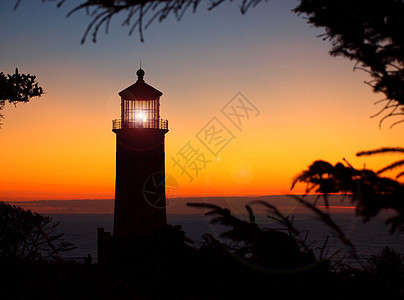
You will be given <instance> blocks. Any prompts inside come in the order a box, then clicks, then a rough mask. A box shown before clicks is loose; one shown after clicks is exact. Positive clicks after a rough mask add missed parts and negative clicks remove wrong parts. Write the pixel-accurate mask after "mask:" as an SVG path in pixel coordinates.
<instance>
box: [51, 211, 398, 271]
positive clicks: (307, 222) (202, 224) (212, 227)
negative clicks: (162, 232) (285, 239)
mask: <svg viewBox="0 0 404 300" xmlns="http://www.w3.org/2000/svg"><path fill="white" fill-rule="evenodd" d="M51 217H52V219H53V220H54V221H57V222H59V226H58V231H59V232H63V233H64V238H65V239H66V240H67V241H70V242H72V243H74V244H75V245H76V246H77V249H75V250H73V251H70V252H68V253H62V254H61V256H62V257H63V258H64V259H67V260H68V259H75V260H76V261H78V262H82V261H84V257H87V256H88V254H90V255H91V256H92V257H93V260H94V261H96V259H97V228H98V227H103V228H104V229H105V230H106V231H109V232H112V227H113V215H112V214H102V215H98V214H69V215H68V214H57V215H56V214H55V215H51ZM387 217H388V216H387V215H382V216H380V217H378V218H376V219H373V220H371V221H369V222H367V223H363V222H362V221H361V219H359V218H357V217H355V216H354V214H353V213H338V214H335V215H334V216H333V219H334V221H335V223H337V224H338V225H339V226H340V228H341V229H342V230H343V232H344V234H345V235H346V237H347V238H348V239H349V240H350V242H351V243H352V244H353V245H354V247H355V250H356V254H357V256H358V257H359V262H360V263H361V262H362V263H363V262H365V261H366V259H367V258H369V257H370V256H371V255H374V254H377V253H378V252H379V251H381V250H382V249H383V248H384V247H386V246H388V247H390V248H392V249H394V250H396V251H398V252H399V253H401V254H404V235H403V234H401V235H400V234H393V235H392V234H390V233H389V227H388V226H387V225H385V224H384V222H385V220H386V218H387ZM209 221H210V220H209V218H207V217H205V216H204V215H203V214H201V215H198V214H184V215H168V223H169V224H172V225H181V227H182V230H184V232H185V233H186V236H187V237H188V238H190V239H191V240H193V241H194V242H195V243H194V245H195V246H198V245H199V244H200V243H201V242H202V240H203V239H202V237H203V235H204V234H205V233H209V234H212V235H213V236H216V237H218V236H219V235H220V233H222V232H223V231H225V230H226V229H227V228H226V227H224V226H220V225H217V224H210V222H209ZM256 222H257V224H259V225H260V226H263V227H273V228H279V229H282V228H281V226H280V225H279V224H278V223H276V222H274V221H271V220H270V219H268V218H267V216H266V215H258V216H257V221H256ZM293 225H294V226H295V227H296V228H297V229H298V230H300V231H302V234H301V236H302V237H306V244H309V245H311V247H312V248H313V249H317V250H316V251H317V254H318V255H320V251H321V250H320V249H322V248H324V249H325V251H324V252H323V255H325V256H327V255H328V256H329V255H332V254H333V253H335V252H338V255H336V256H335V259H337V258H338V260H343V262H345V263H348V264H356V263H358V261H357V260H354V259H353V258H352V257H351V256H350V254H351V248H350V247H347V246H346V245H344V244H343V243H342V241H341V240H340V239H339V238H338V236H337V234H336V233H335V231H333V230H332V229H330V228H329V227H328V226H326V225H325V224H324V223H322V222H321V221H319V220H317V219H316V218H315V217H314V216H313V215H311V214H297V215H295V217H294V221H293ZM306 233H307V236H306ZM325 241H327V242H326V243H325Z"/></svg>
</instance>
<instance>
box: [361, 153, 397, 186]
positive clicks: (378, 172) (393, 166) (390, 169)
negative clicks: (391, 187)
mask: <svg viewBox="0 0 404 300" xmlns="http://www.w3.org/2000/svg"><path fill="white" fill-rule="evenodd" d="M375 154H404V148H400V147H382V148H379V149H374V150H367V151H360V152H358V153H356V156H370V155H375ZM402 166H404V160H403V159H401V160H398V161H395V162H393V163H391V164H389V165H387V166H385V167H383V168H382V169H380V170H378V171H376V173H377V174H382V173H384V172H386V171H392V170H394V169H397V168H401V167H402ZM403 175H404V171H402V172H400V173H398V174H397V175H396V179H399V178H400V177H402V176H403Z"/></svg>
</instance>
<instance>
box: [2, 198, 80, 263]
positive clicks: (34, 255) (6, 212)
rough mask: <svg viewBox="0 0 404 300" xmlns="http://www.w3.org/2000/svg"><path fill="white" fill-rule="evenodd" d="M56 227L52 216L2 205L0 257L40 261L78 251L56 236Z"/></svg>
mask: <svg viewBox="0 0 404 300" xmlns="http://www.w3.org/2000/svg"><path fill="white" fill-rule="evenodd" d="M57 225H58V223H54V222H52V219H51V218H50V217H44V216H41V215H39V214H37V213H33V212H31V211H30V210H24V209H22V208H20V207H17V206H15V205H10V204H7V203H4V202H0V258H2V259H24V260H41V259H47V258H57V257H58V256H59V253H60V252H65V251H70V250H73V249H75V248H76V247H74V246H73V244H71V243H69V242H67V241H65V240H64V239H63V233H56V227H57Z"/></svg>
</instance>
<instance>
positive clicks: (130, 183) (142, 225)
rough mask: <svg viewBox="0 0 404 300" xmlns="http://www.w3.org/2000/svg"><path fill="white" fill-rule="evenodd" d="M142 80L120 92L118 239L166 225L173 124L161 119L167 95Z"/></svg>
mask: <svg viewBox="0 0 404 300" xmlns="http://www.w3.org/2000/svg"><path fill="white" fill-rule="evenodd" d="M136 75H137V81H136V82H135V83H134V84H132V85H131V86H129V87H128V88H126V89H124V90H123V91H121V92H120V93H119V96H121V119H118V120H114V121H113V129H112V130H113V132H115V133H116V186H115V210H114V230H113V236H114V237H116V238H118V239H120V238H138V237H144V236H147V235H149V234H151V233H152V232H153V231H155V230H157V229H159V228H161V227H163V226H164V225H166V224H167V217H166V209H165V201H166V199H165V154H164V135H165V134H166V133H167V132H168V121H167V120H162V119H161V118H160V96H161V95H162V94H163V93H161V92H160V91H158V90H156V89H155V88H153V87H152V86H150V85H148V84H147V83H145V82H144V80H143V77H144V75H145V72H144V71H143V70H142V69H141V68H140V69H139V70H138V71H137V72H136Z"/></svg>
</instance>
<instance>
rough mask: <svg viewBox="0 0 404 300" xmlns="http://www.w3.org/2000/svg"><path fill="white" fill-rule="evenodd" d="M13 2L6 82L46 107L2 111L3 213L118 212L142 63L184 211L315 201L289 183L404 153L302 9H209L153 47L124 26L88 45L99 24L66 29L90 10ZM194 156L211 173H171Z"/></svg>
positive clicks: (158, 30) (360, 80) (3, 64)
mask: <svg viewBox="0 0 404 300" xmlns="http://www.w3.org/2000/svg"><path fill="white" fill-rule="evenodd" d="M15 2H16V1H12V0H9V1H1V3H0V28H1V30H0V40H1V47H0V71H2V72H4V73H6V74H7V73H13V72H14V70H15V68H16V67H18V69H19V71H20V73H30V74H35V75H36V76H37V80H38V82H39V83H40V85H41V86H42V87H43V88H44V90H45V92H46V94H45V95H43V96H42V97H40V98H33V99H32V100H31V101H30V102H29V103H27V104H18V105H17V106H16V107H14V106H13V105H6V106H5V108H4V110H3V111H2V113H3V114H4V115H5V119H4V120H3V126H2V129H1V130H0V141H1V147H0V157H1V159H2V161H1V172H0V200H3V201H32V200H51V199H53V200H80V199H111V198H113V197H114V189H115V134H114V133H113V132H112V120H113V119H118V118H120V98H119V96H118V92H119V91H121V90H123V89H125V88H126V87H128V86H130V85H131V84H133V83H134V82H135V81H136V75H135V74H136V70H137V69H138V68H139V63H140V61H141V63H142V68H143V69H144V70H145V72H146V75H145V81H146V82H147V83H148V84H150V85H152V86H153V87H155V88H156V89H158V90H160V91H162V92H163V96H162V97H161V116H162V118H164V119H168V122H169V123H168V124H169V132H168V133H167V135H166V140H165V141H166V172H167V174H170V176H171V177H170V178H172V182H171V183H170V184H171V185H172V186H174V187H176V188H177V192H176V193H177V194H176V196H177V197H208V196H210V197H213V196H215V197H220V196H262V195H274V194H275V195H277V194H290V193H303V192H304V190H305V186H304V185H298V186H297V187H296V188H295V189H294V190H293V191H291V190H290V187H291V182H292V180H293V178H294V177H295V176H296V175H297V174H298V173H299V172H301V171H302V170H304V169H306V168H307V167H308V166H309V165H310V163H312V162H313V161H315V160H317V159H323V160H326V161H329V162H331V163H333V164H334V163H336V162H338V161H342V159H343V158H345V159H347V161H349V163H351V164H352V165H353V166H354V167H356V168H362V167H363V166H364V165H365V164H366V167H368V168H375V169H377V168H381V167H382V166H384V165H385V164H387V163H389V162H391V161H393V160H394V159H395V158H396V157H393V156H380V157H371V158H369V157H368V158H363V157H362V158H357V157H355V153H356V152H358V151H360V150H368V149H374V148H377V147H380V146H400V144H399V143H398V141H399V140H400V139H401V138H402V133H401V128H400V125H398V126H395V127H393V128H392V129H390V128H389V127H390V125H391V123H392V121H390V120H387V121H386V122H385V123H383V124H382V126H381V128H379V121H380V117H375V118H371V116H372V115H374V114H375V113H377V112H378V111H379V110H380V109H381V105H380V104H379V105H375V104H374V103H375V102H376V101H378V100H380V99H383V95H382V94H375V93H373V92H372V90H371V88H370V87H369V86H368V85H366V84H364V81H366V80H369V78H368V76H367V74H366V73H365V72H361V71H355V72H353V67H354V62H351V61H348V60H345V59H343V58H333V57H331V56H330V55H329V54H328V51H329V50H330V47H331V45H330V43H329V42H328V41H323V40H322V39H321V38H319V37H318V35H319V34H321V33H322V31H321V30H320V29H316V28H313V27H311V26H310V25H308V24H306V21H305V20H304V18H303V17H301V16H297V15H296V14H294V13H293V12H291V9H293V8H294V7H295V6H296V4H297V2H296V1H290V0H282V1H281V0H272V1H271V0H269V1H267V2H262V3H260V4H259V5H258V6H257V7H255V8H251V9H250V10H249V11H248V12H247V13H246V14H244V15H242V14H241V13H240V10H239V4H240V3H237V2H233V3H224V4H222V5H221V6H219V7H217V8H215V9H214V10H212V11H208V9H207V8H208V4H209V2H202V3H201V4H200V6H199V8H198V10H197V12H196V13H194V14H193V13H192V12H191V11H189V12H188V13H186V14H185V15H184V17H183V19H182V20H181V21H179V22H178V21H177V20H175V18H173V17H172V16H171V17H169V18H168V19H166V20H164V21H163V22H162V23H159V22H158V21H156V22H154V23H152V24H151V26H150V27H149V28H148V29H147V30H145V32H144V36H145V41H144V42H143V43H142V42H141V41H140V38H139V35H138V33H137V31H134V32H133V34H132V35H131V36H129V35H128V32H129V29H128V28H127V27H121V23H122V22H123V20H124V17H125V16H124V15H121V16H117V17H115V19H113V22H112V23H111V26H110V30H109V33H108V34H105V33H104V31H103V30H100V32H99V35H98V40H97V43H93V42H92V41H91V39H89V40H88V41H87V42H86V43H85V44H83V45H81V44H80V41H81V38H82V36H83V34H84V31H85V29H86V27H87V25H88V23H89V22H90V21H91V18H90V17H89V16H86V15H85V14H84V12H79V13H76V14H73V15H72V16H70V17H69V18H67V17H66V15H67V13H68V12H69V10H70V9H71V8H72V7H73V6H74V5H73V4H74V3H78V2H80V1H67V3H65V5H63V6H62V7H61V8H59V9H58V8H57V7H56V4H55V2H50V3H42V1H40V0H22V1H21V4H20V6H19V7H18V9H17V10H16V11H13V9H12V8H13V6H14V4H15ZM240 99H241V100H240ZM237 101H239V102H237ZM236 103H244V104H246V105H248V107H249V108H250V109H251V110H250V115H249V116H248V119H247V116H245V117H244V118H243V119H242V124H241V125H240V124H238V126H236V125H237V124H236V125H235V123H233V122H232V120H231V119H229V118H227V117H226V113H223V111H224V112H226V109H229V108H231V107H232V106H234V105H235V104H236ZM227 116H228V114H227ZM233 121H234V120H233ZM212 122H213V123H212ZM215 122H216V125H218V126H219V125H220V126H222V128H223V129H224V131H223V132H224V133H226V136H224V137H223V139H225V142H224V143H222V145H223V144H225V146H224V147H216V148H215V149H212V148H211V147H210V146H209V145H206V143H205V144H204V143H203V139H201V132H203V130H204V129H206V128H208V127H209V126H210V125H212V124H214V123H215ZM201 140H202V141H201ZM205 142H206V141H205ZM189 146H192V149H195V150H196V151H198V152H197V153H198V154H201V153H202V154H201V155H203V157H204V158H205V163H204V164H203V165H199V167H200V170H198V172H196V171H195V170H191V169H188V170H187V172H188V173H189V174H187V173H186V172H184V171H183V170H182V169H181V168H179V167H178V166H177V165H175V164H174V163H173V162H174V160H175V159H178V158H180V157H181V153H183V152H182V151H184V149H185V148H186V147H189ZM209 148H210V149H209ZM199 163H200V161H199Z"/></svg>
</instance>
